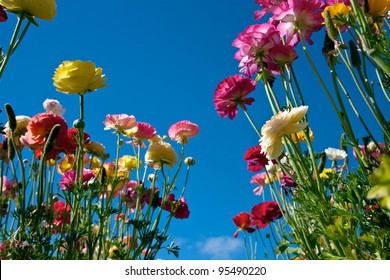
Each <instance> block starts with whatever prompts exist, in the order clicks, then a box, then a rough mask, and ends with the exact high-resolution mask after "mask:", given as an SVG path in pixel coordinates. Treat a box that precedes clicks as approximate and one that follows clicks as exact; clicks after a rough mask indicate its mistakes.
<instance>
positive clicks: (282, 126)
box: [260, 106, 309, 159]
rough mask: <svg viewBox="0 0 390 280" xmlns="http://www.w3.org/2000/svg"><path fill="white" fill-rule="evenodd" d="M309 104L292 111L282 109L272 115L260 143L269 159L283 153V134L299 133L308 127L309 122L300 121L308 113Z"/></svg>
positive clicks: (263, 128) (264, 127)
mask: <svg viewBox="0 0 390 280" xmlns="http://www.w3.org/2000/svg"><path fill="white" fill-rule="evenodd" d="M308 108H309V107H308V106H299V107H296V108H292V109H291V110H290V111H287V110H286V111H282V112H279V113H277V114H276V115H274V116H272V118H271V119H270V120H269V121H267V122H266V124H265V125H264V126H263V127H262V129H261V133H262V135H263V136H262V137H261V139H260V145H261V147H262V150H263V151H264V152H265V153H266V154H267V157H268V159H276V158H278V157H279V156H280V155H281V154H282V153H283V143H282V136H284V135H288V134H292V133H297V132H298V131H301V130H303V129H305V128H306V127H307V125H308V124H307V123H306V122H303V123H299V121H300V120H301V119H302V118H303V117H304V116H305V115H306V112H307V110H308Z"/></svg>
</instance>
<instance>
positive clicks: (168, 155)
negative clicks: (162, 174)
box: [145, 142, 177, 169]
mask: <svg viewBox="0 0 390 280" xmlns="http://www.w3.org/2000/svg"><path fill="white" fill-rule="evenodd" d="M145 162H146V163H148V164H150V165H151V166H152V167H153V168H154V169H160V168H161V165H163V164H165V165H168V167H170V168H172V167H173V166H174V165H175V164H176V162H177V157H176V153H175V150H174V149H173V148H172V146H171V145H170V144H169V143H167V142H156V143H153V144H151V145H150V146H149V149H148V150H147V152H146V154H145Z"/></svg>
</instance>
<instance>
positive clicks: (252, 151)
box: [244, 145, 269, 172]
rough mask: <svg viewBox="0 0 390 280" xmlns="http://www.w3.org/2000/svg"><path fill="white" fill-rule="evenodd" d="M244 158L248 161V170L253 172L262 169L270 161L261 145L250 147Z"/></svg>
mask: <svg viewBox="0 0 390 280" xmlns="http://www.w3.org/2000/svg"><path fill="white" fill-rule="evenodd" d="M244 160H246V162H247V163H248V170H249V171H252V172H258V171H260V170H262V169H263V168H264V167H265V166H266V165H267V164H268V161H269V160H268V158H267V156H266V154H265V153H264V152H263V151H262V150H261V146H260V145H257V146H255V147H250V148H249V149H248V150H247V151H246V152H245V154H244Z"/></svg>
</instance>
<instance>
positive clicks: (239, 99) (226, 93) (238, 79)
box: [214, 74, 256, 120]
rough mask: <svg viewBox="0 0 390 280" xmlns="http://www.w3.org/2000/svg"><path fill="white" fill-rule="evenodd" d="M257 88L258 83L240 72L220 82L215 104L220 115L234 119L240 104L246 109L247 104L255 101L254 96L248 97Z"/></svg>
mask: <svg viewBox="0 0 390 280" xmlns="http://www.w3.org/2000/svg"><path fill="white" fill-rule="evenodd" d="M255 89H256V83H255V82H254V81H252V80H251V79H249V78H245V77H243V76H242V75H239V74H237V75H234V76H230V77H227V78H226V79H225V80H223V81H222V82H220V83H219V84H218V86H217V89H216V90H215V93H214V105H215V109H216V110H217V113H218V115H220V116H221V117H222V118H225V117H226V116H228V117H229V118H230V119H231V120H233V119H234V118H235V117H236V115H237V113H238V109H237V107H238V106H240V107H241V108H242V109H243V110H246V106H245V105H250V104H252V102H254V101H255V99H254V98H251V97H249V98H248V97H247V95H248V94H249V93H251V92H252V91H254V90H255Z"/></svg>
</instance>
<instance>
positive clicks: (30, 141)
mask: <svg viewBox="0 0 390 280" xmlns="http://www.w3.org/2000/svg"><path fill="white" fill-rule="evenodd" d="M56 124H59V125H60V131H59V133H58V136H57V138H56V141H55V144H54V148H53V150H52V152H51V153H50V154H51V155H50V156H48V158H53V157H52V156H54V155H56V154H58V153H60V152H64V151H66V149H67V148H68V147H69V138H68V134H67V133H68V125H67V124H66V121H65V119H64V118H63V117H62V116H60V115H57V114H53V113H50V112H47V113H41V114H38V115H35V116H34V117H32V118H31V120H30V121H29V122H28V125H27V132H26V134H24V135H23V136H21V137H20V141H21V143H22V144H23V145H26V146H28V147H29V148H30V149H33V150H37V149H42V148H43V146H44V145H45V141H46V140H47V137H48V136H49V134H50V131H51V129H52V128H53V127H54V126H55V125H56ZM40 153H41V151H38V154H36V155H37V156H38V155H39V154H40Z"/></svg>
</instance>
